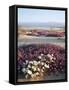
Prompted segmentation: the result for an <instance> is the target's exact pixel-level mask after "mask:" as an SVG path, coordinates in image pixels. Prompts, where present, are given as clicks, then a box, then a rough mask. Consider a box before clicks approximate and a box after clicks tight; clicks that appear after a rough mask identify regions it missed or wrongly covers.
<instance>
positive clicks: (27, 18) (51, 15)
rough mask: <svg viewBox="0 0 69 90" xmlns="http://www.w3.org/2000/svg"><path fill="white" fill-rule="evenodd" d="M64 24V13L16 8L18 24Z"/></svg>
mask: <svg viewBox="0 0 69 90" xmlns="http://www.w3.org/2000/svg"><path fill="white" fill-rule="evenodd" d="M47 22H56V23H65V11H59V10H46V9H45V10H40V9H27V8H26V9H25V8H18V24H23V23H47Z"/></svg>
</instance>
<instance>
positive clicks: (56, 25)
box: [18, 22, 65, 28]
mask: <svg viewBox="0 0 69 90" xmlns="http://www.w3.org/2000/svg"><path fill="white" fill-rule="evenodd" d="M18 26H19V27H23V26H24V27H43V28H64V27H65V25H64V23H55V22H49V23H23V24H19V25H18Z"/></svg>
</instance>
